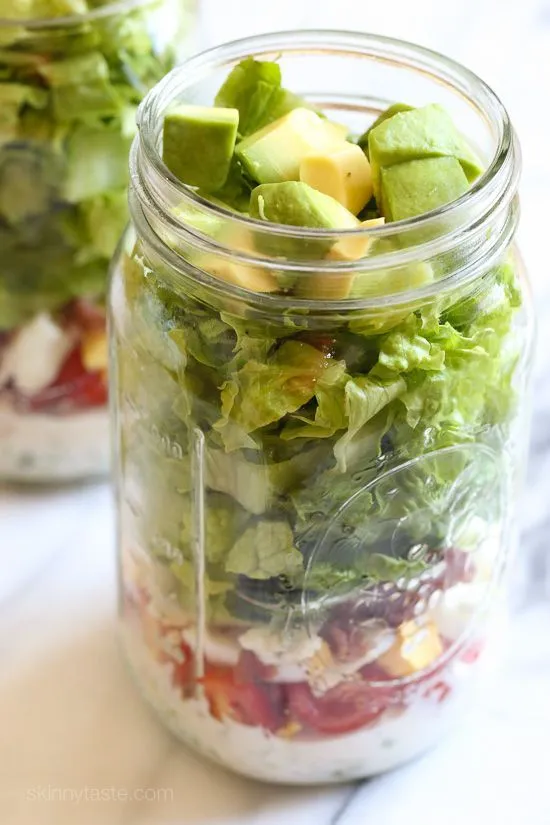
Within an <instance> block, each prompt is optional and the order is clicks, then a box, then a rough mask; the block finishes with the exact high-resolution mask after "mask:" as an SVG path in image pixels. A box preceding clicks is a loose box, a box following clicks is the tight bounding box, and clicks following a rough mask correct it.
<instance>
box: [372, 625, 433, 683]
mask: <svg viewBox="0 0 550 825" xmlns="http://www.w3.org/2000/svg"><path fill="white" fill-rule="evenodd" d="M442 653H443V645H442V643H441V639H440V637H439V633H438V630H437V626H436V625H435V623H434V622H423V623H420V622H417V621H414V620H413V621H410V622H404V623H403V624H402V625H401V626H400V627H399V628H398V630H397V639H396V641H395V643H394V644H393V645H392V647H391V648H390V649H389V650H388V651H387V652H386V653H384V654H382V656H381V657H380V658H379V659H378V664H379V665H380V667H382V668H383V669H384V670H385V671H386V672H387V673H389V674H390V676H393V677H394V678H400V677H404V676H412V675H413V674H414V673H416V672H417V671H419V670H423V669H424V668H426V667H428V665H430V664H431V663H432V662H434V661H435V660H436V659H437V658H438V657H439V656H441V654H442Z"/></svg>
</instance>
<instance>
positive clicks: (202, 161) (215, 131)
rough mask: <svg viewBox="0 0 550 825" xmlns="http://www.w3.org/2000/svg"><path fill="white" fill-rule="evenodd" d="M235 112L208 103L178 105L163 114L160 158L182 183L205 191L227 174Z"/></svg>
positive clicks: (234, 133)
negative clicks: (203, 104)
mask: <svg viewBox="0 0 550 825" xmlns="http://www.w3.org/2000/svg"><path fill="white" fill-rule="evenodd" d="M238 125H239V112H238V111H237V109H222V108H215V107H213V106H212V107H210V106H178V107H177V109H173V110H172V111H171V112H168V113H167V115H166V117H165V118H164V131H163V150H162V159H163V161H164V163H165V164H166V166H167V167H168V169H169V170H170V171H171V172H172V174H173V175H175V176H176V177H177V178H178V179H179V180H181V181H182V183H186V184H188V185H189V186H199V187H201V189H204V190H205V191H207V192H215V191H216V190H217V189H220V188H221V187H222V186H223V185H224V183H225V181H226V180H227V176H228V174H229V168H230V165H231V159H232V157H233V151H234V149H235V141H236V139H237V127H238Z"/></svg>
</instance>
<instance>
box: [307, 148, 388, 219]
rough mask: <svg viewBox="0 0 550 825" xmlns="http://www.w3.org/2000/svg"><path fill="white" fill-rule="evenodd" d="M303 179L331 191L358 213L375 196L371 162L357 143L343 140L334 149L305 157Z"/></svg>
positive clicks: (311, 184) (343, 203)
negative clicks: (340, 144) (373, 194)
mask: <svg viewBox="0 0 550 825" xmlns="http://www.w3.org/2000/svg"><path fill="white" fill-rule="evenodd" d="M300 180H301V181H303V182H304V183H307V184H309V185H310V186H312V187H313V188H314V189H317V190H318V191H319V192H324V193H325V195H330V196H331V198H334V199H335V200H337V201H338V202H339V203H341V204H342V206H345V207H346V209H349V211H350V212H353V214H354V215H357V213H358V212H360V211H361V210H362V209H363V207H364V206H365V204H367V203H368V201H369V200H370V199H371V197H372V174H371V169H370V163H369V162H368V160H367V158H366V156H365V153H364V152H363V151H362V150H361V149H360V148H359V146H355V144H354V143H343V144H342V146H338V148H337V149H336V150H333V151H331V152H327V153H324V154H319V155H317V154H312V155H308V156H307V157H305V158H304V159H303V161H302V163H301V164H300Z"/></svg>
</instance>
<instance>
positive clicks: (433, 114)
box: [368, 103, 482, 197]
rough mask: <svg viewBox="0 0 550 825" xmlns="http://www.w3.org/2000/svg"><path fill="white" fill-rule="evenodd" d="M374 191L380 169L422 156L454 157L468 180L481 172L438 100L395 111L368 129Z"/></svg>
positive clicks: (473, 156)
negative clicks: (416, 107)
mask: <svg viewBox="0 0 550 825" xmlns="http://www.w3.org/2000/svg"><path fill="white" fill-rule="evenodd" d="M368 150H369V158H370V162H371V167H372V175H373V185H374V193H375V195H376V196H377V197H379V194H380V170H381V169H382V168H383V167H387V166H394V165H395V164H398V163H406V162H407V161H411V160H420V159H422V158H441V157H454V158H456V159H457V160H458V161H459V163H460V165H461V166H462V168H463V170H464V173H465V175H466V177H467V179H468V180H469V181H472V180H474V179H475V178H476V177H478V175H480V174H481V171H482V169H481V165H480V161H479V159H478V158H477V157H476V155H475V154H474V152H473V150H472V149H471V147H470V146H469V145H468V143H467V142H466V140H465V138H464V137H463V135H462V134H461V133H460V132H459V131H458V129H457V128H456V126H455V124H454V123H453V121H452V119H451V117H450V115H449V114H448V113H447V112H446V110H445V109H444V108H443V107H442V106H440V105H439V104H437V103H432V104H430V105H428V106H422V107H420V108H418V109H410V110H409V111H404V112H398V113H397V114H394V115H393V116H392V117H390V118H387V119H386V120H384V121H382V123H379V124H378V126H376V127H374V128H373V129H371V131H370V133H369V137H368Z"/></svg>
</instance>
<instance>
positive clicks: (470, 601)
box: [432, 582, 488, 641]
mask: <svg viewBox="0 0 550 825" xmlns="http://www.w3.org/2000/svg"><path fill="white" fill-rule="evenodd" d="M487 592H488V586H487V583H486V582H483V583H481V582H470V583H464V582H461V583H460V584H455V585H454V587H450V588H449V589H448V590H446V591H445V593H444V594H443V597H442V598H441V599H440V601H439V602H438V604H437V606H436V607H435V608H434V609H433V610H432V617H433V620H434V622H435V623H436V625H437V627H438V628H439V632H440V633H441V635H442V636H444V637H445V638H446V639H449V640H451V641H456V640H457V639H459V638H460V637H461V636H462V634H463V633H464V631H465V630H467V628H468V626H469V625H470V624H471V622H472V619H473V618H474V616H475V615H476V613H477V612H478V610H479V609H480V607H481V605H482V604H483V602H484V601H485V600H486V598H487Z"/></svg>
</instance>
